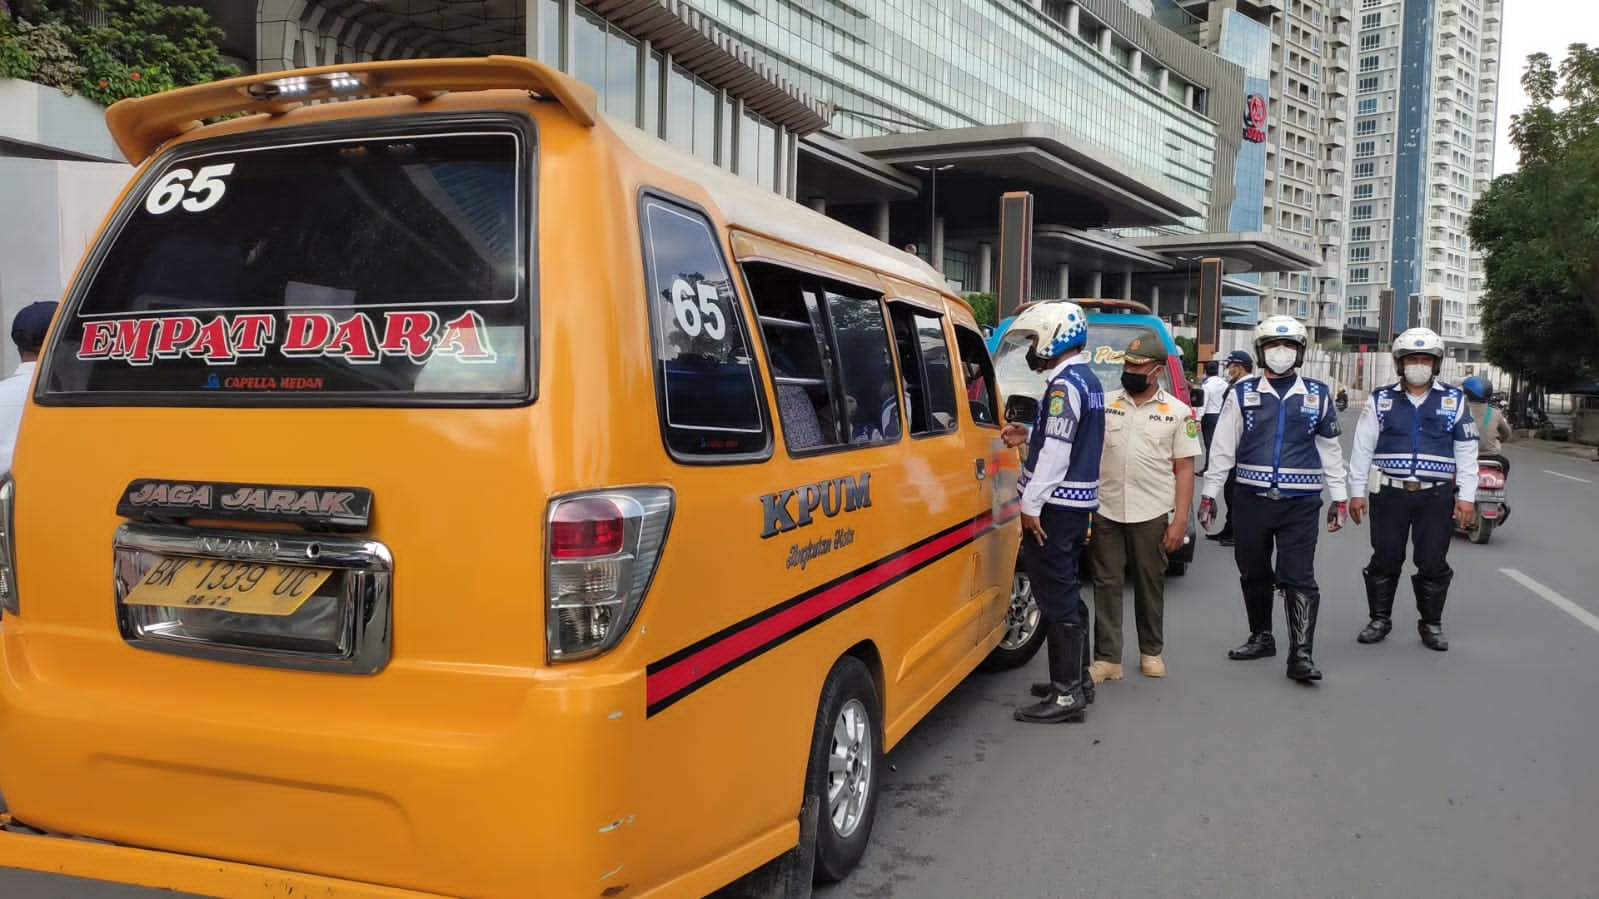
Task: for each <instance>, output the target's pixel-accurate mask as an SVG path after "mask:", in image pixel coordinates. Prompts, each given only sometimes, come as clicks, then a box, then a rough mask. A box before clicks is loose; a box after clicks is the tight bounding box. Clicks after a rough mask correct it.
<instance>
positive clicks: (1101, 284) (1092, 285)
mask: <svg viewBox="0 0 1599 899" xmlns="http://www.w3.org/2000/svg"><path fill="white" fill-rule="evenodd" d="M1104 290H1105V273H1104V272H1094V273H1093V274H1091V275H1089V276H1088V296H1087V297H1084V299H1089V300H1097V299H1099V298H1100V297H1102V296H1104V295H1105V294H1104Z"/></svg>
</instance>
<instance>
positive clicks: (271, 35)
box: [255, 0, 306, 72]
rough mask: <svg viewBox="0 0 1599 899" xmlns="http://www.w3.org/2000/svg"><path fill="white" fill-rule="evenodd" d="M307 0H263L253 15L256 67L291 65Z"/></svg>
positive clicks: (272, 68)
mask: <svg viewBox="0 0 1599 899" xmlns="http://www.w3.org/2000/svg"><path fill="white" fill-rule="evenodd" d="M305 4H306V0H262V2H261V3H260V5H259V6H258V8H257V10H256V17H255V69H256V71H257V72H278V71H282V70H284V69H292V68H294V45H295V42H297V41H298V40H299V39H300V19H301V17H302V16H303V15H304V14H305Z"/></svg>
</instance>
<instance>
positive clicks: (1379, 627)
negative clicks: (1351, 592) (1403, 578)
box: [1355, 567, 1399, 643]
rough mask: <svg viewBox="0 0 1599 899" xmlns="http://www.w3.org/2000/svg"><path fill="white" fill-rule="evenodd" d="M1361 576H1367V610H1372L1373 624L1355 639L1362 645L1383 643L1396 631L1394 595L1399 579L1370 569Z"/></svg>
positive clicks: (1366, 569) (1365, 570) (1367, 626)
mask: <svg viewBox="0 0 1599 899" xmlns="http://www.w3.org/2000/svg"><path fill="white" fill-rule="evenodd" d="M1361 574H1364V575H1365V576H1366V608H1368V609H1370V610H1371V623H1370V624H1368V625H1366V627H1365V629H1364V630H1362V631H1361V632H1360V636H1358V637H1356V638H1355V639H1356V640H1359V641H1360V642H1361V643H1381V642H1382V640H1383V638H1384V637H1386V636H1388V632H1389V631H1391V630H1393V629H1394V622H1393V615H1394V593H1396V592H1397V591H1398V590H1399V578H1397V577H1390V576H1389V575H1386V574H1378V573H1377V572H1375V571H1372V570H1371V568H1370V567H1367V568H1365V569H1363V570H1362V571H1361Z"/></svg>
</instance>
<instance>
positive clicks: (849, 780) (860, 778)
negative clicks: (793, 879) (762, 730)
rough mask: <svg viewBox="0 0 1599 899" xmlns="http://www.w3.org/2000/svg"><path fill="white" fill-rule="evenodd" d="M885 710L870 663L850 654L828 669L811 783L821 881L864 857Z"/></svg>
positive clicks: (874, 801) (877, 780) (837, 877)
mask: <svg viewBox="0 0 1599 899" xmlns="http://www.w3.org/2000/svg"><path fill="white" fill-rule="evenodd" d="M882 719H883V711H882V703H881V701H880V700H879V699H878V696H877V686H876V684H875V683H874V682H873V681H872V675H871V672H870V671H868V670H867V669H866V665H865V664H864V663H863V662H861V660H860V659H857V658H855V657H854V656H845V657H843V658H841V659H839V660H838V662H837V663H836V664H834V665H833V670H832V671H830V672H828V675H827V682H826V683H824V684H823V685H822V701H821V704H820V706H819V707H818V709H817V713H816V728H815V731H814V732H813V733H812V735H811V759H810V770H809V771H808V772H807V775H806V779H807V785H806V788H807V790H808V792H809V793H810V795H812V796H814V797H816V800H817V804H818V808H819V814H818V816H817V817H818V819H819V820H818V821H817V828H816V873H815V877H816V880H818V881H820V882H823V883H832V882H835V881H838V880H842V879H843V878H844V876H845V875H846V874H848V873H849V872H850V871H851V870H853V869H854V867H855V865H856V864H857V863H859V862H860V860H861V855H863V854H864V853H865V852H866V843H867V841H868V840H870V839H871V835H872V821H873V820H874V819H875V818H876V817H877V797H878V793H879V792H880V776H881V774H882V768H883V764H882V762H883V723H882Z"/></svg>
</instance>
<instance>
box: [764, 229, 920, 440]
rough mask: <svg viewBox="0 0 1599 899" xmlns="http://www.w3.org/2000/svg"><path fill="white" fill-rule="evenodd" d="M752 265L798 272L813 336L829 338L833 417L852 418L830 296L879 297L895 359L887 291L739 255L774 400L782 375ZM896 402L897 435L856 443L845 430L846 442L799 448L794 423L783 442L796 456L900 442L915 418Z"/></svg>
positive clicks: (822, 342)
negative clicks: (792, 437) (793, 441)
mask: <svg viewBox="0 0 1599 899" xmlns="http://www.w3.org/2000/svg"><path fill="white" fill-rule="evenodd" d="M751 265H762V266H768V267H771V268H774V269H778V270H781V271H783V272H785V273H787V274H789V275H791V276H793V277H794V279H795V280H796V281H797V282H798V284H799V288H800V294H801V297H802V298H803V300H802V301H803V302H804V303H805V307H806V312H807V316H808V318H809V319H810V327H811V331H812V334H813V337H823V338H825V339H819V340H817V343H816V346H817V354H818V356H819V358H820V362H821V365H822V377H821V379H820V380H821V381H822V382H823V384H824V385H825V387H826V390H827V394H828V404H829V406H831V408H832V412H833V419H834V421H835V422H837V421H846V422H847V420H848V413H849V409H848V404H847V402H846V400H845V397H846V396H847V395H848V391H847V390H845V384H844V372H843V368H842V366H841V365H840V364H839V360H840V359H842V358H843V352H842V350H841V349H840V345H839V340H838V329H837V328H835V327H834V326H833V312H832V309H831V308H829V303H828V298H829V297H830V296H836V297H842V298H845V299H852V300H862V301H865V300H871V299H874V298H875V300H876V302H877V307H878V311H879V313H880V314H881V315H882V318H883V333H884V336H885V338H886V339H887V341H888V345H887V349H888V351H889V357H888V358H889V360H890V363H891V364H892V363H893V362H894V360H895V356H894V347H893V326H892V324H891V323H890V321H889V317H888V309H887V307H886V305H885V303H884V298H883V294H882V291H881V290H879V289H878V288H876V287H874V286H871V285H868V284H863V283H858V282H854V281H847V280H843V279H841V278H838V277H834V276H831V275H825V274H821V273H818V272H815V271H811V270H807V269H804V268H800V267H797V266H794V265H790V264H788V263H787V262H782V261H778V260H774V259H763V258H753V259H744V260H740V261H739V263H738V275H737V277H738V280H739V281H740V282H741V283H742V284H743V286H744V292H745V294H746V295H747V296H748V297H749V304H750V308H751V309H752V310H753V312H754V320H755V324H756V329H755V330H756V336H757V339H758V340H759V345H760V352H761V361H762V364H763V366H764V368H765V371H766V375H765V379H764V385H765V387H766V389H767V390H770V391H771V393H772V397H773V399H774V402H775V398H776V395H777V388H778V386H779V385H778V384H777V381H776V375H774V374H773V373H772V356H771V346H770V343H769V342H768V341H767V338H766V328H765V326H764V324H763V323H762V315H761V311H760V308H761V307H760V301H759V299H758V298H757V297H756V296H755V291H754V289H753V288H751V287H750V283H749V272H748V267H749V266H751ZM813 298H814V305H813ZM894 374H895V375H896V376H898V374H899V370H898V368H897V367H895V368H894ZM896 408H897V417H898V419H899V433H897V434H895V435H894V436H893V437H892V438H887V437H884V438H881V439H878V440H873V441H868V442H863V443H852V442H850V441H849V439H848V436H849V435H848V433H847V432H846V433H845V434H844V435H843V436H844V438H845V439H844V440H843V441H842V442H838V443H823V444H821V445H819V446H815V447H806V448H801V449H795V448H794V447H793V446H790V445H789V441H788V429H787V427H786V426H785V427H784V430H783V448H784V450H786V451H787V452H788V455H789V458H791V459H811V458H815V457H817V456H827V455H832V454H835V453H841V452H852V451H857V450H867V449H877V448H881V447H886V446H894V445H896V444H898V443H899V442H900V441H901V439H902V438H903V437H904V435H905V432H906V430H907V425H908V424H909V418H908V416H907V415H906V410H905V404H904V402H903V401H901V402H899V403H897V404H896ZM778 417H779V418H781V413H780V412H779V413H778ZM769 420H770V419H769ZM837 436H838V435H837V434H835V435H834V437H833V438H832V439H837ZM772 443H774V444H775V443H776V441H775V440H773V441H772Z"/></svg>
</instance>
